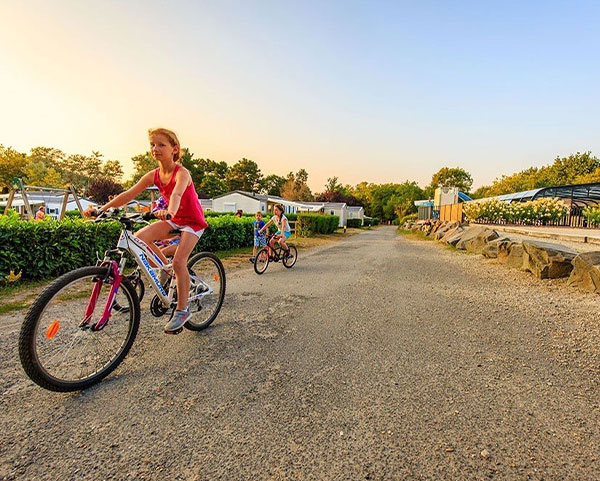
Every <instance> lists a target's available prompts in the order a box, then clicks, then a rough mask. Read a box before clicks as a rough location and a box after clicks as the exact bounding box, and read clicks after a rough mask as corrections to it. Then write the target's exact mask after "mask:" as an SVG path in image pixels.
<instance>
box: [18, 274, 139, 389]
mask: <svg viewBox="0 0 600 481" xmlns="http://www.w3.org/2000/svg"><path fill="white" fill-rule="evenodd" d="M108 274H109V268H107V267H82V268H81V269H77V270H74V271H72V272H69V273H67V274H65V275H63V276H61V277H59V278H58V279H56V280H55V281H54V282H53V283H52V284H50V286H48V287H47V288H46V289H45V290H44V291H43V292H42V293H41V294H40V295H39V296H38V298H37V299H36V300H35V302H34V303H33V305H32V306H31V308H30V309H29V311H28V312H27V315H26V316H25V320H24V322H23V326H22V327H21V333H20V337H19V356H20V358H21V364H22V366H23V369H24V370H25V373H26V374H27V375H28V376H29V377H30V378H31V380H32V381H33V382H35V383H36V384H38V385H39V386H41V387H43V388H45V389H49V390H51V391H59V392H67V391H77V390H80V389H84V388H87V387H89V386H91V385H92V384H95V383H97V382H98V381H100V380H101V379H103V378H104V377H106V376H107V375H108V374H110V373H111V372H112V371H113V370H114V369H115V368H116V367H117V366H118V365H119V363H120V362H121V361H122V360H123V359H124V358H125V356H126V355H127V353H128V352H129V349H130V348H131V345H132V344H133V341H134V339H135V336H136V334H137V330H138V327H139V323H140V303H139V300H138V297H137V294H136V292H135V289H134V287H133V286H132V285H131V283H130V282H129V281H128V280H127V279H126V278H124V279H123V280H122V282H121V286H120V288H119V290H118V292H117V295H116V297H115V300H114V303H113V305H112V309H111V315H110V318H109V320H108V322H107V323H106V324H105V325H104V327H103V328H102V329H101V330H98V331H94V330H93V329H92V326H93V325H94V324H95V323H96V322H97V321H98V320H99V319H100V318H101V317H102V314H103V311H104V308H105V305H106V300H107V298H108V295H109V292H110V291H111V288H112V283H113V282H114V280H113V279H112V276H109V275H108ZM105 279H106V280H107V282H108V283H106V282H103V281H104V280H105ZM94 288H96V289H98V298H97V301H96V303H95V308H94V309H93V312H92V314H91V319H89V320H88V321H87V322H83V320H84V318H85V313H86V306H88V303H89V300H90V297H91V294H92V291H93V290H94Z"/></svg>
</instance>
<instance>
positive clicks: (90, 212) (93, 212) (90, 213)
mask: <svg viewBox="0 0 600 481" xmlns="http://www.w3.org/2000/svg"><path fill="white" fill-rule="evenodd" d="M99 212H100V211H99V210H98V209H96V207H92V206H90V207H88V208H87V209H85V210H84V211H83V215H84V216H85V217H97V216H98V213H99Z"/></svg>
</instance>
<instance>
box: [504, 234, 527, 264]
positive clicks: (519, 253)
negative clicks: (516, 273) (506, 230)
mask: <svg viewBox="0 0 600 481" xmlns="http://www.w3.org/2000/svg"><path fill="white" fill-rule="evenodd" d="M524 253H525V251H524V250H523V244H521V243H519V242H515V241H511V240H506V241H503V242H498V260H499V261H500V262H503V263H504V264H506V265H507V266H508V267H513V268H515V269H522V268H523V254H524Z"/></svg>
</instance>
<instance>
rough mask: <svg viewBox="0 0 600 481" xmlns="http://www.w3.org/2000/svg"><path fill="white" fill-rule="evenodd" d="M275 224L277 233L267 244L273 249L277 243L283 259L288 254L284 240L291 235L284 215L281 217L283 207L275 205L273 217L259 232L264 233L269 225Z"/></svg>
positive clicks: (288, 250)
mask: <svg viewBox="0 0 600 481" xmlns="http://www.w3.org/2000/svg"><path fill="white" fill-rule="evenodd" d="M271 224H275V225H276V226H277V232H275V235H274V236H273V238H272V239H271V241H270V242H269V245H270V246H271V248H274V247H275V242H279V245H280V246H281V247H282V249H283V251H284V257H285V256H287V255H288V254H289V252H290V249H289V247H288V246H287V244H286V243H285V241H286V239H289V238H290V236H291V235H292V229H290V223H289V222H288V219H287V217H286V216H285V215H283V205H281V204H277V205H276V206H275V209H274V213H273V217H271V219H270V220H269V222H267V223H266V224H265V226H264V227H263V228H262V229H260V231H259V232H264V231H265V230H266V229H267V228H268V227H269V225H271Z"/></svg>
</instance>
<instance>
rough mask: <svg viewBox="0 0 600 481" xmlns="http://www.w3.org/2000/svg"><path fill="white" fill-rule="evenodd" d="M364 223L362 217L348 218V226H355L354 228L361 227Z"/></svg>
mask: <svg viewBox="0 0 600 481" xmlns="http://www.w3.org/2000/svg"><path fill="white" fill-rule="evenodd" d="M362 225H363V223H362V220H361V219H348V220H347V221H346V226H347V227H354V228H360V227H362Z"/></svg>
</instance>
